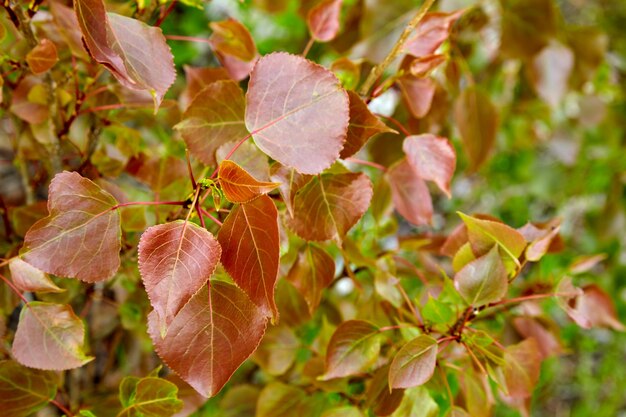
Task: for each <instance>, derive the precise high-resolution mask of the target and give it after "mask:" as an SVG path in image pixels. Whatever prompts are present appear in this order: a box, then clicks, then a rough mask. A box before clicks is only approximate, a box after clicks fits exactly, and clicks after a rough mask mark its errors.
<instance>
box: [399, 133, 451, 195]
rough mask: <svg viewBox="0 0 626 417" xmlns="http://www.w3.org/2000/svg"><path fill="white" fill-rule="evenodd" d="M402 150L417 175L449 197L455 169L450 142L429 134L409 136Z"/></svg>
mask: <svg viewBox="0 0 626 417" xmlns="http://www.w3.org/2000/svg"><path fill="white" fill-rule="evenodd" d="M402 149H403V150H404V153H405V154H406V156H407V161H408V162H409V165H411V167H413V169H414V170H415V172H416V173H417V175H418V176H420V177H421V178H423V179H425V180H428V181H433V182H434V183H435V184H437V186H438V187H439V189H441V191H443V192H444V193H446V195H447V196H448V197H450V181H451V179H452V175H454V168H455V167H456V152H455V151H454V147H453V146H452V144H451V143H450V141H449V140H448V139H446V138H443V137H441V136H435V135H431V134H424V135H417V136H409V137H407V138H406V139H404V142H403V144H402Z"/></svg>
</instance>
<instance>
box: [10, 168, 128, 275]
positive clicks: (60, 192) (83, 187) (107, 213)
mask: <svg viewBox="0 0 626 417" xmlns="http://www.w3.org/2000/svg"><path fill="white" fill-rule="evenodd" d="M116 207H117V201H115V198H113V196H111V194H109V193H107V192H106V191H104V190H103V189H102V188H100V187H99V186H98V185H96V184H94V183H93V182H92V181H90V180H88V179H87V178H83V177H81V176H80V174H77V173H76V172H67V171H66V172H62V173H60V174H57V175H56V176H55V177H54V178H53V179H52V182H51V183H50V189H49V192H48V212H49V214H48V216H47V217H45V218H43V219H41V220H39V221H38V222H37V223H35V224H34V225H33V226H32V227H31V228H30V229H29V230H28V233H26V236H25V237H24V249H23V250H22V252H21V257H22V258H23V259H24V260H25V261H26V262H28V263H29V264H31V265H33V266H34V267H36V268H39V269H41V270H42V271H44V272H47V273H49V274H55V275H60V276H64V277H72V278H78V279H80V280H82V281H86V282H96V281H102V280H105V279H108V278H110V277H112V276H113V275H114V274H115V273H116V272H117V269H118V268H119V265H120V256H119V252H120V246H121V244H120V237H121V229H120V213H119V210H116Z"/></svg>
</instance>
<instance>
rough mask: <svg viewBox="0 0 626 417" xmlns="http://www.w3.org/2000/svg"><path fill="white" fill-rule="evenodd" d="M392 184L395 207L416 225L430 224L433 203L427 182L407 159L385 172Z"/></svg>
mask: <svg viewBox="0 0 626 417" xmlns="http://www.w3.org/2000/svg"><path fill="white" fill-rule="evenodd" d="M385 176H386V178H387V180H388V181H389V185H390V186H391V197H392V200H393V206H394V207H395V209H396V210H397V211H398V213H400V214H401V215H402V217H404V218H405V219H407V220H408V221H409V222H411V223H413V224H414V225H416V226H422V225H427V224H430V222H431V220H432V216H433V203H432V199H431V198H430V192H429V191H428V187H427V186H426V182H425V181H424V180H423V179H422V178H420V177H419V176H418V175H417V173H416V172H415V170H414V169H413V167H411V165H410V164H409V162H408V161H407V159H406V158H405V159H402V160H401V161H400V162H398V163H396V164H394V165H393V166H392V167H391V168H389V170H388V171H387V173H386V174H385Z"/></svg>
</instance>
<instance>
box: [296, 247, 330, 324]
mask: <svg viewBox="0 0 626 417" xmlns="http://www.w3.org/2000/svg"><path fill="white" fill-rule="evenodd" d="M334 277H335V261H334V260H333V258H332V257H331V256H330V255H329V254H328V252H326V251H325V250H324V249H322V248H320V247H318V246H315V245H311V244H308V245H306V247H305V249H304V251H302V252H300V254H299V255H298V259H297V260H296V262H295V263H294V264H293V266H292V267H291V269H290V270H289V274H288V275H287V279H288V280H289V281H291V282H292V283H293V285H294V287H296V289H297V290H298V291H299V292H300V294H302V296H303V297H304V299H305V300H306V303H307V305H308V306H309V311H310V312H311V314H313V312H314V311H315V309H316V308H317V306H318V305H319V303H320V300H321V299H322V290H323V289H324V288H326V287H328V285H329V284H330V283H331V282H332V280H333V278H334Z"/></svg>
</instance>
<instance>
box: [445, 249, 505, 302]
mask: <svg viewBox="0 0 626 417" xmlns="http://www.w3.org/2000/svg"><path fill="white" fill-rule="evenodd" d="M454 286H455V287H456V289H457V290H458V291H459V293H461V295H462V296H463V298H465V300H466V301H467V302H468V303H469V304H470V305H471V306H473V307H480V306H483V305H485V304H489V303H493V302H496V301H500V300H501V299H502V297H504V296H505V295H506V292H507V289H508V280H507V272H506V268H505V267H504V264H503V263H502V258H501V257H500V254H499V253H498V245H494V246H493V248H492V249H491V250H490V251H489V252H487V254H486V255H483V256H481V257H480V258H478V259H475V260H473V261H471V262H469V263H468V264H467V265H465V266H464V267H463V268H462V269H461V270H460V271H459V272H457V274H456V275H455V276H454Z"/></svg>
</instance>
